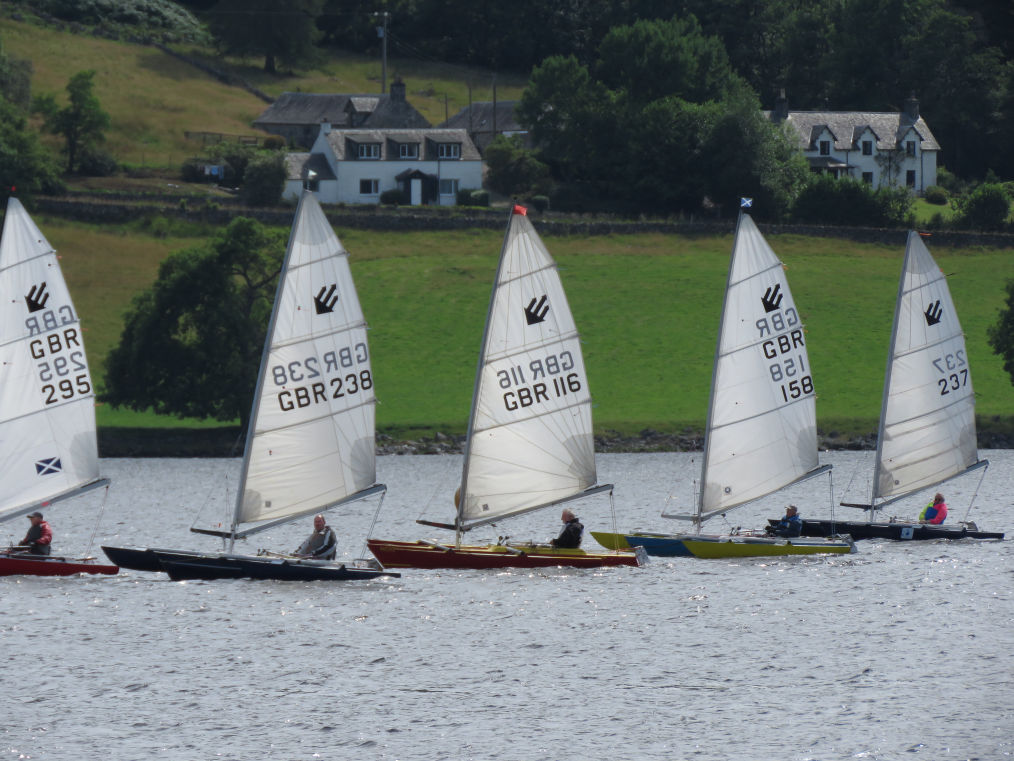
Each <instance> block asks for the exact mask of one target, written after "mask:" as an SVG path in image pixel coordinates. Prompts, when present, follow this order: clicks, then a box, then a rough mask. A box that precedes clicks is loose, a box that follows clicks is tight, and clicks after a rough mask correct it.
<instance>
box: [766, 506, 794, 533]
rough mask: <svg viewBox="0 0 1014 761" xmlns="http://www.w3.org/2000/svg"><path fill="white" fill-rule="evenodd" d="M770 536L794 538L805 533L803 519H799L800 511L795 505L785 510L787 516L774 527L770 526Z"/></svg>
mask: <svg viewBox="0 0 1014 761" xmlns="http://www.w3.org/2000/svg"><path fill="white" fill-rule="evenodd" d="M767 531H768V533H769V534H774V535H775V536H784V537H786V538H792V537H795V536H800V535H801V534H802V533H803V519H802V518H800V517H799V511H798V510H797V509H796V506H795V505H789V506H788V507H786V508H785V515H784V516H782V519H781V520H780V521H778V523H777V524H775V525H774V526H768V529H767Z"/></svg>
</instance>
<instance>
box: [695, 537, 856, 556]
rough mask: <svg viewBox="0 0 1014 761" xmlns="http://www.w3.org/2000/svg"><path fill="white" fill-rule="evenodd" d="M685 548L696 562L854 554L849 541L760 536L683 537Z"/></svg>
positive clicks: (854, 549)
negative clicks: (721, 559)
mask: <svg viewBox="0 0 1014 761" xmlns="http://www.w3.org/2000/svg"><path fill="white" fill-rule="evenodd" d="M682 542H683V544H684V546H685V547H686V548H687V549H688V550H689V551H690V552H691V553H692V554H693V556H694V557H696V558H759V557H787V556H791V555H847V554H849V553H851V552H855V551H856V548H855V545H854V544H853V543H852V542H851V541H848V540H844V539H841V540H830V539H826V540H823V541H820V540H817V541H815V540H814V539H812V538H807V539H801V538H797V539H776V538H772V537H763V536H736V535H732V536H709V535H702V536H697V537H690V536H684V537H682Z"/></svg>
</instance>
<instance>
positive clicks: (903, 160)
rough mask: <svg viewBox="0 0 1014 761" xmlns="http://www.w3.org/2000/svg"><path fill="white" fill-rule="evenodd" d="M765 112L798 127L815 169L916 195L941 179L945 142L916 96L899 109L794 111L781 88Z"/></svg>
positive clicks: (805, 150)
mask: <svg viewBox="0 0 1014 761" xmlns="http://www.w3.org/2000/svg"><path fill="white" fill-rule="evenodd" d="M766 113H767V115H768V117H769V118H770V119H771V120H772V121H775V122H784V124H785V125H786V126H787V127H790V128H791V129H792V130H793V131H794V133H795V135H796V136H797V138H798V140H799V148H800V150H801V151H802V152H803V155H804V156H806V159H807V161H809V162H810V169H811V171H813V172H816V173H827V174H831V175H833V176H835V177H855V178H856V179H859V180H862V181H863V182H867V183H869V184H871V185H873V187H875V188H879V187H899V186H901V187H907V188H909V189H911V191H912V192H913V193H915V194H917V195H922V194H923V193H924V192H925V190H926V188H928V187H930V186H931V185H936V183H937V155H938V154H939V152H940V144H939V143H937V141H936V138H935V137H933V133H932V132H930V129H929V127H928V126H927V124H926V121H925V120H924V119H923V118H922V117H921V116H920V115H919V101H918V100H916V99H915V96H912V97H910V98H909V99H908V100H906V101H905V110H904V111H902V112H900V113H894V112H887V113H883V112H875V111H789V109H788V102H787V101H786V99H785V93H784V92H782V94H781V95H780V96H779V98H778V101H777V103H776V105H775V109H774V110H773V111H769V112H766Z"/></svg>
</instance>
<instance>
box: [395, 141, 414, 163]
mask: <svg viewBox="0 0 1014 761" xmlns="http://www.w3.org/2000/svg"><path fill="white" fill-rule="evenodd" d="M398 158H400V159H417V158H419V143H400V144H399V145H398Z"/></svg>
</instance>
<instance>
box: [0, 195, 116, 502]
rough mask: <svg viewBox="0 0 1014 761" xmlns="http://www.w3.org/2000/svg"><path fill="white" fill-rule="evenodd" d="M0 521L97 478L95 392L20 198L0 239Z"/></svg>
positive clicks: (53, 265)
mask: <svg viewBox="0 0 1014 761" xmlns="http://www.w3.org/2000/svg"><path fill="white" fill-rule="evenodd" d="M0 295H2V299H0V520H5V519H7V518H9V517H14V516H17V515H21V514H23V510H19V508H24V507H25V506H31V505H35V504H37V503H39V502H42V501H46V500H53V499H55V498H58V497H60V496H62V495H66V494H68V493H73V492H75V491H77V490H79V489H81V488H82V487H84V486H86V485H87V484H90V483H92V482H95V481H96V480H97V479H98V478H99V457H98V444H97V441H96V435H95V399H94V397H95V392H94V389H93V386H92V381H91V376H90V374H89V372H88V360H87V358H86V357H85V349H84V341H83V338H82V332H81V326H80V323H79V321H78V316H77V312H76V311H75V310H74V305H73V303H72V302H71V300H70V293H69V292H68V290H67V284H66V283H65V282H64V279H63V275H62V273H61V272H60V264H59V262H58V261H57V256H56V252H55V251H54V250H53V247H52V246H51V245H50V244H49V242H48V241H47V240H46V238H45V237H44V236H43V234H42V233H41V232H40V231H39V228H38V227H36V225H35V223H34V222H33V221H32V219H31V217H29V216H28V212H26V211H25V208H24V207H23V206H22V205H21V202H20V201H18V200H17V199H16V198H13V197H12V198H11V199H10V200H9V201H8V202H7V214H6V216H5V217H4V227H3V238H2V241H0Z"/></svg>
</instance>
